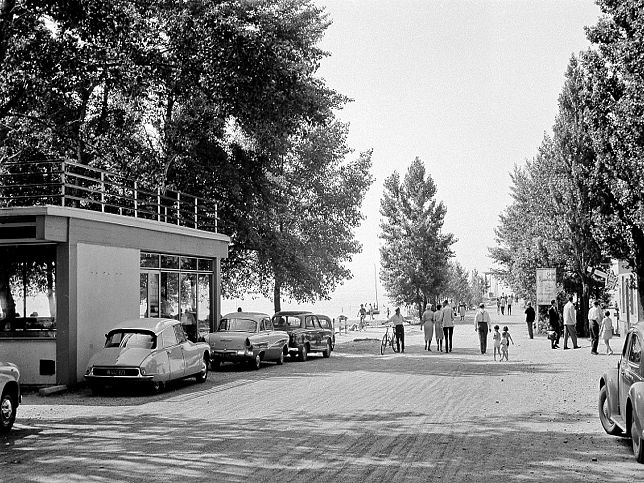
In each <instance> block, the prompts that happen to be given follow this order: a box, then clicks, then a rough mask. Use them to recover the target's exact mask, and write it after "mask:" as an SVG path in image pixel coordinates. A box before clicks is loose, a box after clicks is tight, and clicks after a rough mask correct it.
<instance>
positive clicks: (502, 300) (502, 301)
mask: <svg viewBox="0 0 644 483" xmlns="http://www.w3.org/2000/svg"><path fill="white" fill-rule="evenodd" d="M507 302H508V301H507V300H506V298H505V294H504V293H502V294H501V315H505V304H506V303H507Z"/></svg>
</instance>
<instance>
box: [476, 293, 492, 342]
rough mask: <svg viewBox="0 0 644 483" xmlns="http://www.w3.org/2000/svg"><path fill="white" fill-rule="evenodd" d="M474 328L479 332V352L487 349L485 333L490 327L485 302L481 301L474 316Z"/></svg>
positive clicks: (490, 330) (490, 329)
mask: <svg viewBox="0 0 644 483" xmlns="http://www.w3.org/2000/svg"><path fill="white" fill-rule="evenodd" d="M474 330H475V331H477V332H478V333H479V342H480V344H481V354H485V351H486V350H487V333H488V331H489V332H492V327H490V314H488V313H487V311H486V310H485V304H484V303H481V304H480V305H479V309H478V310H477V311H476V315H475V316H474Z"/></svg>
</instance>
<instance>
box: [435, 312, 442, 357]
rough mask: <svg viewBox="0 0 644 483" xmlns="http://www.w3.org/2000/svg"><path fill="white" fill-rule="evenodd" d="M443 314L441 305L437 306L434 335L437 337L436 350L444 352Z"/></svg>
mask: <svg viewBox="0 0 644 483" xmlns="http://www.w3.org/2000/svg"><path fill="white" fill-rule="evenodd" d="M442 317H443V313H442V312H441V304H438V305H437V306H436V312H434V334H435V335H436V349H438V350H439V351H441V352H443V337H444V336H443V322H442Z"/></svg>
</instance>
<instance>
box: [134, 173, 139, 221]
mask: <svg viewBox="0 0 644 483" xmlns="http://www.w3.org/2000/svg"><path fill="white" fill-rule="evenodd" d="M138 217H139V188H138V183H137V182H136V181H135V182H134V218H138Z"/></svg>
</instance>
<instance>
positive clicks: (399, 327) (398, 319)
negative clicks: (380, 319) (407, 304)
mask: <svg viewBox="0 0 644 483" xmlns="http://www.w3.org/2000/svg"><path fill="white" fill-rule="evenodd" d="M389 322H391V323H392V324H394V328H395V331H396V347H397V348H398V352H405V327H404V325H403V324H404V323H405V319H404V318H403V316H402V315H400V307H396V313H395V314H394V315H392V316H391V318H390V319H389ZM401 346H402V350H401Z"/></svg>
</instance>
